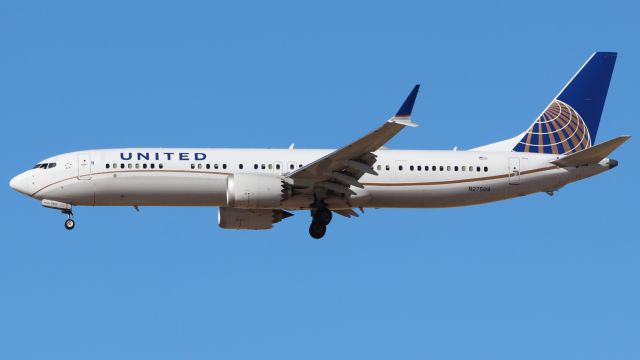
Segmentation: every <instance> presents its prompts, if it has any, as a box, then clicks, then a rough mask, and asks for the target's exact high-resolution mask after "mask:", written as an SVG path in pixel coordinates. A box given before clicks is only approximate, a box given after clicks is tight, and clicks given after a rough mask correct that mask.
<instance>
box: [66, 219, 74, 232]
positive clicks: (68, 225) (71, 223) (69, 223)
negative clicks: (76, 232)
mask: <svg viewBox="0 0 640 360" xmlns="http://www.w3.org/2000/svg"><path fill="white" fill-rule="evenodd" d="M64 227H65V228H66V229H67V230H72V229H73V228H74V227H76V222H75V221H74V220H73V219H67V221H65V222H64Z"/></svg>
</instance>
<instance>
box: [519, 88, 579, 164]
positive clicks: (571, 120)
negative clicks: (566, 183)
mask: <svg viewBox="0 0 640 360" xmlns="http://www.w3.org/2000/svg"><path fill="white" fill-rule="evenodd" d="M589 147H591V136H590V134H589V129H588V128H587V125H586V124H585V122H584V120H582V117H581V116H580V114H578V112H577V111H575V110H574V109H573V108H572V107H571V106H569V105H568V104H566V103H564V102H562V101H560V100H554V101H553V102H552V103H551V104H550V105H549V106H548V107H547V109H546V110H545V111H544V113H542V115H540V117H539V118H538V119H537V120H536V121H535V122H534V123H533V125H532V126H531V127H530V128H529V130H527V132H526V134H525V135H524V136H523V137H522V139H521V140H520V142H519V143H518V145H516V147H515V148H514V149H513V150H515V151H521V152H533V153H544V154H572V153H575V152H578V151H581V150H584V149H587V148H589Z"/></svg>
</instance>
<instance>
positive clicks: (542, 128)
mask: <svg viewBox="0 0 640 360" xmlns="http://www.w3.org/2000/svg"><path fill="white" fill-rule="evenodd" d="M616 56H617V53H614V52H597V53H594V54H593V55H591V57H590V58H589V60H587V62H586V63H585V64H584V65H583V66H582V68H580V70H578V72H577V73H576V74H575V75H574V76H573V78H572V79H571V80H569V83H567V85H565V87H564V88H563V89H562V90H561V91H560V94H558V96H556V98H555V99H553V101H552V102H551V104H549V106H547V108H546V109H545V110H544V112H543V113H542V115H540V116H539V117H538V118H537V119H536V121H535V122H534V123H533V124H532V125H531V127H530V128H529V129H528V130H527V131H526V132H525V133H524V136H522V138H521V139H520V141H519V142H518V143H517V144H516V145H515V147H514V148H513V151H518V152H534V153H546V154H571V153H574V152H577V151H580V150H584V149H586V148H589V147H591V145H592V144H594V143H595V140H596V134H597V133H598V125H600V116H601V115H602V109H603V108H604V102H605V100H606V98H607V91H608V90H609V82H610V81H611V74H612V73H613V67H614V65H615V63H616Z"/></svg>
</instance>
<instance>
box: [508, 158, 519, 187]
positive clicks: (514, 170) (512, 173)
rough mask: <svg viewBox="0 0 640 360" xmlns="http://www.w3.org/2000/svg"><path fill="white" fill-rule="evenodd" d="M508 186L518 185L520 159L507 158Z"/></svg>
mask: <svg viewBox="0 0 640 360" xmlns="http://www.w3.org/2000/svg"><path fill="white" fill-rule="evenodd" d="M509 184H510V185H519V184H520V158H509Z"/></svg>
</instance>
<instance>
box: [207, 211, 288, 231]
mask: <svg viewBox="0 0 640 360" xmlns="http://www.w3.org/2000/svg"><path fill="white" fill-rule="evenodd" d="M292 215H293V214H292V213H289V212H286V211H283V210H268V209H234V208H228V207H221V208H219V209H218V225H219V226H220V227H221V228H223V229H238V230H240V229H242V230H266V229H271V228H272V227H273V224H275V223H278V222H280V221H282V219H286V218H288V217H289V216H292Z"/></svg>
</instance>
